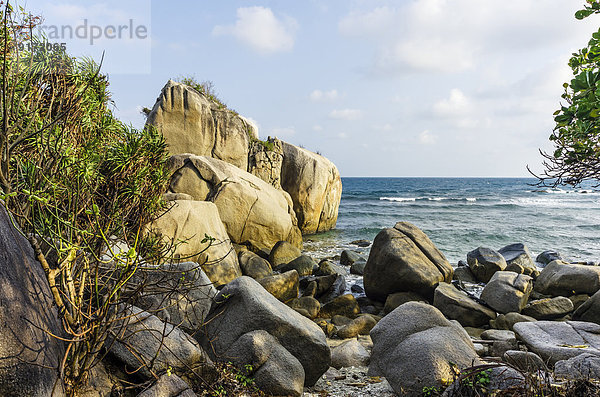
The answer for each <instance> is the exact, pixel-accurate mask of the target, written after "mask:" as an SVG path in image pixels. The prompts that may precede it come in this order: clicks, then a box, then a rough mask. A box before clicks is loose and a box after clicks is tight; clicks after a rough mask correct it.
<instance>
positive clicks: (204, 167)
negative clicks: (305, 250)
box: [170, 154, 302, 249]
mask: <svg viewBox="0 0 600 397" xmlns="http://www.w3.org/2000/svg"><path fill="white" fill-rule="evenodd" d="M170 166H171V169H172V170H173V171H174V173H173V177H172V180H171V185H170V190H171V192H174V193H187V194H189V195H191V196H192V197H193V198H194V199H195V200H207V201H211V202H213V203H215V205H216V206H217V208H218V209H219V214H220V216H221V220H222V221H223V223H224V224H225V228H226V230H227V233H228V234H229V236H230V238H231V240H232V241H233V242H234V243H237V244H249V245H251V246H253V247H255V248H256V249H270V248H271V247H272V246H273V245H274V244H275V243H276V242H278V241H280V240H285V241H289V242H290V243H292V244H294V245H296V246H300V245H301V244H302V236H301V234H300V230H299V229H298V226H297V221H296V215H295V213H294V209H293V204H292V200H291V199H290V196H289V195H288V194H287V193H285V192H283V191H281V190H277V189H275V188H274V187H273V186H271V185H269V184H268V183H266V182H265V181H263V180H261V179H259V178H257V177H255V176H254V175H251V174H249V173H247V172H245V171H242V170H240V169H239V168H236V167H234V166H232V165H231V164H228V163H226V162H224V161H221V160H217V159H214V158H210V157H204V156H194V155H191V154H182V155H176V156H172V157H171V160H170Z"/></svg>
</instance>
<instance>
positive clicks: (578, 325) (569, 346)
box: [513, 321, 600, 365]
mask: <svg viewBox="0 0 600 397" xmlns="http://www.w3.org/2000/svg"><path fill="white" fill-rule="evenodd" d="M513 329H514V331H515V333H516V334H517V336H518V338H519V339H520V340H521V341H523V342H524V343H525V344H526V345H527V348H528V349H529V350H531V351H533V352H535V353H537V354H538V355H539V356H540V357H541V358H542V359H543V360H544V361H545V362H549V363H550V364H551V365H554V364H555V363H556V362H557V361H560V360H568V359H570V358H573V357H576V356H578V355H580V354H582V353H589V354H593V355H595V356H600V350H599V349H600V325H598V324H594V323H587V322H583V321H564V322H558V321H536V322H521V323H517V324H515V325H514V327H513Z"/></svg>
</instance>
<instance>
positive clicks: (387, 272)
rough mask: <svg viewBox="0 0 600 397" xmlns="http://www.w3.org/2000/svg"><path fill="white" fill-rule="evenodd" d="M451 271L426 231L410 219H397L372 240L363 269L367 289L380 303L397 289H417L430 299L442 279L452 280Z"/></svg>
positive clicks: (403, 290) (401, 290)
mask: <svg viewBox="0 0 600 397" xmlns="http://www.w3.org/2000/svg"><path fill="white" fill-rule="evenodd" d="M452 271H453V270H452V266H450V263H448V261H447V260H446V258H445V257H444V254H442V253H441V252H440V251H439V250H438V249H437V248H436V246H435V245H434V244H433V242H431V240H430V239H429V237H427V235H426V234H425V233H423V232H422V231H421V230H420V229H419V228H417V227H416V226H414V225H412V224H410V223H408V222H398V223H396V225H395V226H394V227H393V228H388V229H384V230H382V231H381V232H379V234H377V237H375V240H374V241H373V246H372V248H371V252H370V254H369V259H368V260H367V265H366V266H365V270H364V286H365V292H366V294H367V296H368V297H369V298H371V299H373V300H376V301H380V302H385V300H386V298H387V296H388V295H390V294H393V293H395V292H416V293H418V294H419V295H422V296H424V297H428V298H429V299H431V298H433V291H434V290H435V288H436V287H437V285H438V284H439V283H440V282H444V281H445V282H450V281H451V280H452Z"/></svg>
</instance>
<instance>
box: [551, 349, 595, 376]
mask: <svg viewBox="0 0 600 397" xmlns="http://www.w3.org/2000/svg"><path fill="white" fill-rule="evenodd" d="M554 375H555V376H556V377H557V378H563V379H572V380H575V379H583V380H587V381H589V380H591V379H600V356H597V355H594V354H589V353H583V354H580V355H578V356H577V357H573V358H570V359H568V360H561V361H558V362H557V363H556V364H555V366H554Z"/></svg>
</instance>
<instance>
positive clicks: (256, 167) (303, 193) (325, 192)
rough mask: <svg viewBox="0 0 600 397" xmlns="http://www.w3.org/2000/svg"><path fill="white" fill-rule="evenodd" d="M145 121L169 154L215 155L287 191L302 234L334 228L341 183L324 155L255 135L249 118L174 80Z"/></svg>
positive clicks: (335, 169) (170, 81)
mask: <svg viewBox="0 0 600 397" xmlns="http://www.w3.org/2000/svg"><path fill="white" fill-rule="evenodd" d="M147 124H148V125H152V126H154V127H156V128H157V129H158V130H159V131H160V132H162V134H163V135H164V137H165V140H166V142H167V144H168V145H169V151H170V152H171V154H173V155H178V154H184V153H191V154H195V155H198V156H206V157H212V158H215V159H219V160H222V161H225V162H227V163H229V164H232V165H234V166H236V167H238V168H240V169H241V170H243V171H247V172H248V173H250V174H252V175H255V176H257V177H258V178H260V179H262V180H263V181H265V182H266V183H268V184H269V185H272V186H274V187H275V188H277V189H282V190H284V191H285V192H287V193H289V195H290V196H291V199H292V201H293V209H294V212H295V214H294V216H295V217H297V219H298V227H299V229H300V231H301V232H302V233H303V234H311V233H316V232H322V231H326V230H329V229H332V228H334V227H335V224H336V221H337V215H338V207H339V204H340V199H341V195H342V182H341V179H340V174H339V172H338V170H337V168H336V166H335V165H334V164H333V163H332V162H331V161H329V160H327V159H326V158H325V157H323V156H320V155H318V154H316V153H313V152H310V151H308V150H306V149H302V148H299V147H297V146H294V145H292V144H289V143H286V142H282V141H280V140H279V139H277V138H271V137H269V138H268V139H267V140H266V141H261V140H259V139H258V131H257V130H256V127H255V126H254V124H253V123H252V122H250V121H249V120H247V119H245V118H244V117H242V116H240V115H238V114H237V113H235V112H233V111H231V110H228V109H227V108H225V107H224V106H223V105H222V104H219V103H217V102H215V101H211V100H210V99H209V98H207V97H206V96H205V95H203V94H202V93H200V92H198V91H196V90H195V89H194V88H192V87H190V86H187V85H185V84H182V83H177V82H174V81H172V80H169V81H168V82H167V84H166V85H165V86H164V88H163V89H162V92H161V94H160V96H159V97H158V99H157V100H156V103H155V105H154V108H153V109H152V111H151V112H150V114H149V115H148V120H147ZM228 231H229V230H228ZM230 234H231V233H230Z"/></svg>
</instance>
